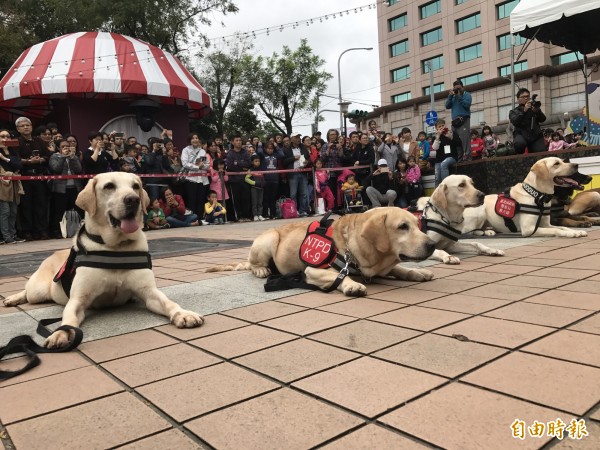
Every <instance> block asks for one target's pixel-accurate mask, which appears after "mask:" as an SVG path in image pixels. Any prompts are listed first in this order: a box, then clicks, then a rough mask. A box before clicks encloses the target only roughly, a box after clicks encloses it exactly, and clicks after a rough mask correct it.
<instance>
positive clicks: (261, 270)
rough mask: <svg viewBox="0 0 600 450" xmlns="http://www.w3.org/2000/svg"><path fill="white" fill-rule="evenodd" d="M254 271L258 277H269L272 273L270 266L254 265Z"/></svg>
mask: <svg viewBox="0 0 600 450" xmlns="http://www.w3.org/2000/svg"><path fill="white" fill-rule="evenodd" d="M252 273H253V274H254V276H255V277H257V278H267V277H268V276H269V275H271V269H269V268H268V267H253V268H252Z"/></svg>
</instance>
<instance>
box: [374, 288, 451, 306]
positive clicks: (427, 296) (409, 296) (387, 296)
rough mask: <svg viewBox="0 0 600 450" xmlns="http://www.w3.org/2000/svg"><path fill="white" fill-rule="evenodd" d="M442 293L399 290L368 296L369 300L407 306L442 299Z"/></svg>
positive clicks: (410, 289) (408, 289)
mask: <svg viewBox="0 0 600 450" xmlns="http://www.w3.org/2000/svg"><path fill="white" fill-rule="evenodd" d="M444 295H445V294H444V293H443V292H434V291H424V290H422V289H413V288H401V289H394V290H393V291H386V292H380V293H378V294H373V295H369V297H370V298H374V299H377V300H386V301H388V302H398V303H404V304H407V305H414V304H416V303H421V302H425V301H427V300H431V299H434V298H438V297H443V296H444Z"/></svg>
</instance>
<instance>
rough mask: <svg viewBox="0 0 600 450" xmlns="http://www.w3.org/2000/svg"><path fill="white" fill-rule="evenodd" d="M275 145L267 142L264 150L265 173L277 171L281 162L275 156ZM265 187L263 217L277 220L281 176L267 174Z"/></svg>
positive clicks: (262, 168) (263, 168)
mask: <svg viewBox="0 0 600 450" xmlns="http://www.w3.org/2000/svg"><path fill="white" fill-rule="evenodd" d="M274 152H275V145H274V144H273V143H272V142H267V143H266V144H265V147H264V149H263V162H262V166H261V170H263V171H265V172H269V171H273V170H277V167H278V163H279V161H278V160H277V157H276V156H275V154H274ZM264 179H265V187H264V195H263V213H262V215H263V217H264V218H269V219H275V218H277V198H278V195H279V174H278V173H266V174H265V176H264Z"/></svg>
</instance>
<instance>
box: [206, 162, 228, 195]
mask: <svg viewBox="0 0 600 450" xmlns="http://www.w3.org/2000/svg"><path fill="white" fill-rule="evenodd" d="M209 174H210V187H209V189H210V190H211V191H215V192H216V193H217V200H218V201H219V202H221V203H225V202H226V201H227V200H228V199H229V193H228V192H227V187H226V184H225V183H227V182H228V181H229V175H225V161H224V160H223V159H215V160H214V161H213V163H212V167H211V168H210V171H209Z"/></svg>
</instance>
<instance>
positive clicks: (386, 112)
mask: <svg viewBox="0 0 600 450" xmlns="http://www.w3.org/2000/svg"><path fill="white" fill-rule="evenodd" d="M518 3H519V0H434V1H431V0H389V1H387V2H385V1H384V2H379V3H378V5H377V17H378V30H379V61H380V78H381V107H380V108H377V109H376V110H375V111H374V113H372V114H370V115H369V118H373V117H376V118H378V122H379V125H380V126H381V127H382V129H385V130H388V131H393V132H398V131H399V130H400V129H401V128H402V127H404V126H408V127H410V128H411V129H413V130H416V131H418V130H421V129H424V127H425V125H424V118H425V114H426V113H427V111H429V110H430V109H431V103H430V97H429V95H430V92H431V86H430V73H429V72H430V71H432V72H433V91H434V94H435V110H436V112H437V113H438V115H439V116H440V117H444V118H447V119H450V112H449V111H447V110H445V108H444V102H445V100H446V98H447V93H448V91H449V90H450V89H451V88H452V83H453V81H454V80H456V79H460V80H462V82H463V84H464V85H465V89H466V90H467V91H469V92H471V94H472V96H473V104H472V106H471V126H472V127H480V126H481V125H480V124H482V123H484V122H485V123H487V124H488V125H490V126H492V127H497V130H498V131H502V129H503V128H506V125H507V124H508V112H509V111H510V109H511V108H512V99H513V97H514V94H515V92H513V90H512V88H511V84H510V72H511V64H510V63H511V35H510V13H511V11H512V10H513V9H514V7H515V6H516V5H517V4H518ZM524 44H525V39H523V38H520V37H519V36H515V45H516V46H515V58H516V57H517V56H518V54H519V52H520V51H521V49H523V46H524ZM599 60H600V56H597V55H596V56H593V57H591V58H590V66H592V65H593V62H598V61H599ZM514 70H515V79H516V83H517V88H515V91H516V89H518V87H526V88H527V89H529V90H530V91H531V92H532V93H537V94H538V96H539V100H541V101H542V103H543V110H544V112H545V113H546V115H547V116H548V117H549V119H550V120H549V121H548V123H549V124H554V125H555V126H559V125H557V123H560V120H559V116H560V117H563V113H571V114H574V113H576V112H578V111H579V112H580V111H581V109H582V108H583V106H584V104H585V101H584V77H583V74H582V71H581V69H580V66H579V62H578V60H577V55H575V54H574V53H573V52H570V51H569V50H567V49H565V48H562V47H556V46H553V45H548V44H544V43H541V42H537V41H532V42H531V43H530V45H529V46H528V47H527V49H526V50H525V52H524V53H523V55H522V56H521V57H520V58H519V60H518V61H517V62H516V63H515V65H514ZM598 80H600V74H599V73H598V72H597V71H596V72H594V73H592V77H591V80H590V81H598ZM414 134H415V135H416V132H415V133H414Z"/></svg>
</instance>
